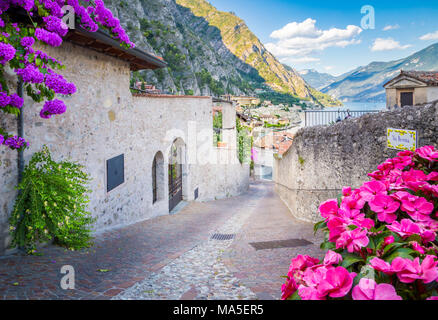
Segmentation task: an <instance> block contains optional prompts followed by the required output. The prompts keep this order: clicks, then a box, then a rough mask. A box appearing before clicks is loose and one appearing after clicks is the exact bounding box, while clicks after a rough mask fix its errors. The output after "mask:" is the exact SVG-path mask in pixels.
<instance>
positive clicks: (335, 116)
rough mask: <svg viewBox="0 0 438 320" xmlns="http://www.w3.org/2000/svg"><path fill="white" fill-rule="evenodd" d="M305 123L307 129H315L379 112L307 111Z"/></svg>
mask: <svg viewBox="0 0 438 320" xmlns="http://www.w3.org/2000/svg"><path fill="white" fill-rule="evenodd" d="M304 112H305V122H304V125H305V126H306V127H313V126H319V125H327V124H332V123H336V122H341V121H343V120H346V119H349V118H358V117H361V116H363V115H364V114H367V113H377V112H380V111H379V110H357V111H356V110H354V111H351V110H337V111H325V110H305V111H304Z"/></svg>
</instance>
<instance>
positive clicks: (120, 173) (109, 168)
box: [106, 154, 125, 192]
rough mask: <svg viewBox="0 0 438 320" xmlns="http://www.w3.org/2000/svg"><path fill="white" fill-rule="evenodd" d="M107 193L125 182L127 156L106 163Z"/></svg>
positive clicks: (122, 155)
mask: <svg viewBox="0 0 438 320" xmlns="http://www.w3.org/2000/svg"><path fill="white" fill-rule="evenodd" d="M106 177H107V187H106V191H107V192H110V191H111V190H114V189H115V188H117V187H118V186H120V185H121V184H123V183H124V182H125V155H124V154H121V155H120V156H117V157H114V158H112V159H109V160H107V161H106Z"/></svg>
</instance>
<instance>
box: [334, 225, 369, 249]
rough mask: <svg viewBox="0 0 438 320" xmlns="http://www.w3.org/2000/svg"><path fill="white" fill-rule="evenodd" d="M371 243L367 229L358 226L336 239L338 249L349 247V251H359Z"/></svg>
mask: <svg viewBox="0 0 438 320" xmlns="http://www.w3.org/2000/svg"><path fill="white" fill-rule="evenodd" d="M368 243H369V239H368V237H367V230H366V229H361V228H357V229H354V230H352V231H345V232H344V233H342V234H341V236H340V237H339V238H338V239H337V240H336V249H339V248H342V249H345V248H346V249H347V250H348V252H350V253H351V252H357V251H360V249H361V248H363V247H366V246H367V245H368Z"/></svg>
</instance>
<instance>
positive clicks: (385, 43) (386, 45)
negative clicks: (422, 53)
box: [371, 38, 412, 51]
mask: <svg viewBox="0 0 438 320" xmlns="http://www.w3.org/2000/svg"><path fill="white" fill-rule="evenodd" d="M410 47H412V46H411V45H410V44H406V45H401V44H400V42H398V41H396V40H394V39H392V38H386V39H383V38H377V39H376V40H374V43H373V45H372V47H371V51H388V50H404V49H407V48H410Z"/></svg>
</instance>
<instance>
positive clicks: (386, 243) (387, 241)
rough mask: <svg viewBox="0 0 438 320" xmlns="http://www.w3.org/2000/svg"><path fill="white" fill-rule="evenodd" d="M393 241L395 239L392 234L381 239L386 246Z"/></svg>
mask: <svg viewBox="0 0 438 320" xmlns="http://www.w3.org/2000/svg"><path fill="white" fill-rule="evenodd" d="M394 241H395V239H394V236H389V237H386V238H385V239H383V244H384V246H385V247H386V246H387V245H389V244H391V243H394Z"/></svg>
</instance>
